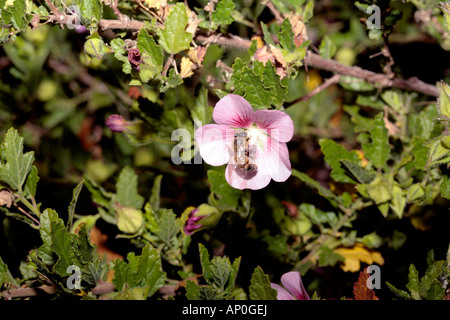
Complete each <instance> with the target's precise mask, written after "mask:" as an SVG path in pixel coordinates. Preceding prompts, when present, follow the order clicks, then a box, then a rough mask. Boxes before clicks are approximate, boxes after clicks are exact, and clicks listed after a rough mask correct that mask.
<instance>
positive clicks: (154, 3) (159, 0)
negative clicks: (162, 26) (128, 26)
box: [144, 0, 167, 9]
mask: <svg viewBox="0 0 450 320" xmlns="http://www.w3.org/2000/svg"><path fill="white" fill-rule="evenodd" d="M144 3H145V5H146V6H147V7H149V8H155V9H160V8H161V7H165V6H167V0H144Z"/></svg>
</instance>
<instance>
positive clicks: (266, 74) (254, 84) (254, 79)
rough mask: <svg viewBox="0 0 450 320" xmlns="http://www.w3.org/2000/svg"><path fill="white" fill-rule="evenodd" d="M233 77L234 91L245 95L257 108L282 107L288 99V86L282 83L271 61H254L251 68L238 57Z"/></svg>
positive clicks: (234, 65)
mask: <svg viewBox="0 0 450 320" xmlns="http://www.w3.org/2000/svg"><path fill="white" fill-rule="evenodd" d="M231 78H232V80H233V83H234V86H235V91H234V93H235V94H238V95H240V96H242V97H244V98H245V99H246V100H247V101H248V102H249V103H250V104H251V105H252V107H254V108H256V109H270V108H277V109H281V108H282V107H283V103H284V101H285V100H286V99H287V87H286V86H285V85H283V84H282V83H281V80H280V77H279V76H278V74H277V73H276V70H275V67H274V66H273V65H272V63H271V62H270V61H268V62H267V63H266V64H265V65H264V64H263V63H262V62H259V61H254V62H253V68H252V69H250V68H249V67H248V66H247V64H246V63H244V62H243V61H242V60H241V59H240V58H237V59H236V60H235V62H234V64H233V75H232V77H231Z"/></svg>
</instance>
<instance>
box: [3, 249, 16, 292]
mask: <svg viewBox="0 0 450 320" xmlns="http://www.w3.org/2000/svg"><path fill="white" fill-rule="evenodd" d="M5 284H7V285H12V286H14V287H18V286H19V284H18V283H17V281H16V279H14V277H13V276H12V274H11V272H10V271H9V269H8V266H7V265H6V263H5V262H3V260H2V257H0V289H1V288H2V287H3V286H5ZM0 297H1V294H0Z"/></svg>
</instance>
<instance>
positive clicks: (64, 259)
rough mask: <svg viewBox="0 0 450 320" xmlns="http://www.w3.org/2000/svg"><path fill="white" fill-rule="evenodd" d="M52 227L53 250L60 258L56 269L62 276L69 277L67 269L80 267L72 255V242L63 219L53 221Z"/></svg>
mask: <svg viewBox="0 0 450 320" xmlns="http://www.w3.org/2000/svg"><path fill="white" fill-rule="evenodd" d="M50 226H51V231H50V233H51V238H52V240H51V241H52V243H51V248H52V250H53V252H54V253H55V254H56V255H57V256H58V258H59V259H58V261H57V262H56V264H55V266H54V269H55V271H56V272H57V273H58V274H59V275H60V276H61V277H64V276H67V268H68V267H69V266H70V265H72V264H75V265H79V264H78V263H77V261H76V260H75V261H74V260H73V257H72V255H71V253H72V241H71V238H70V235H69V233H68V232H67V230H66V227H65V226H64V223H63V221H62V220H61V219H59V218H58V219H56V220H52V221H51V222H50Z"/></svg>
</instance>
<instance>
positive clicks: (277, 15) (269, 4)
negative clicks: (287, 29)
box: [262, 0, 284, 23]
mask: <svg viewBox="0 0 450 320" xmlns="http://www.w3.org/2000/svg"><path fill="white" fill-rule="evenodd" d="M262 4H263V5H265V6H266V7H267V8H269V9H270V11H272V13H273V15H274V16H275V19H276V20H277V21H278V22H279V23H281V22H283V20H284V19H283V17H282V16H281V14H280V12H279V11H278V10H277V8H275V6H274V5H273V3H272V1H270V0H266V1H263V2H262Z"/></svg>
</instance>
